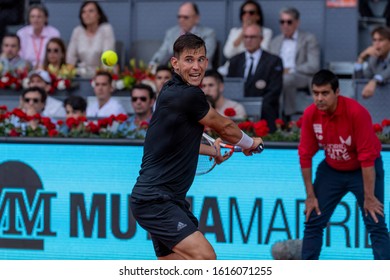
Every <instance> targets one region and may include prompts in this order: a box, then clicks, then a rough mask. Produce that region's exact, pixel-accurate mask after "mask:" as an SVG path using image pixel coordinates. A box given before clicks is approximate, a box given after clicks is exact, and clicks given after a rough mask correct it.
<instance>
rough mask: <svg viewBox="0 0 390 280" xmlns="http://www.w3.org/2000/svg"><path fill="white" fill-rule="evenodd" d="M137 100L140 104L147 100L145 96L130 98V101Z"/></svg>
mask: <svg viewBox="0 0 390 280" xmlns="http://www.w3.org/2000/svg"><path fill="white" fill-rule="evenodd" d="M138 99H140V100H141V101H142V102H146V100H148V99H147V98H146V97H145V96H140V97H137V96H135V97H132V98H131V101H132V102H137V100H138Z"/></svg>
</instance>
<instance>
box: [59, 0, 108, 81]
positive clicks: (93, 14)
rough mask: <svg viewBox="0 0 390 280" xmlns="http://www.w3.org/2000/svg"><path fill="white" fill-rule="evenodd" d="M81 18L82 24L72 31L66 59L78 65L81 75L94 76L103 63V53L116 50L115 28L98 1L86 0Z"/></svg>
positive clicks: (82, 6) (82, 7) (81, 9)
mask: <svg viewBox="0 0 390 280" xmlns="http://www.w3.org/2000/svg"><path fill="white" fill-rule="evenodd" d="M79 18H80V23H81V25H79V26H77V27H76V28H75V29H74V30H73V32H72V36H71V38H70V42H69V45H68V51H67V56H66V61H67V62H68V63H69V64H72V65H73V66H77V68H78V72H79V75H80V76H82V77H93V76H94V74H95V72H96V68H98V67H100V66H101V65H102V64H101V60H100V56H101V54H102V53H103V52H104V51H106V50H115V36H114V30H113V28H112V26H111V24H109V23H108V19H107V16H106V15H105V14H104V12H103V10H102V8H101V7H100V5H99V3H98V2H96V1H84V2H83V4H82V5H81V8H80V12H79Z"/></svg>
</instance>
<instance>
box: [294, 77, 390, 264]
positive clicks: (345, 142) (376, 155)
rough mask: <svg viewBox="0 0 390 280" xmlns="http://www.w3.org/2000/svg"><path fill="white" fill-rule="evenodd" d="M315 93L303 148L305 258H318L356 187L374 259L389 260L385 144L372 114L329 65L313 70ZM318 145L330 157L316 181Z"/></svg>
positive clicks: (305, 120) (307, 115) (308, 111)
mask: <svg viewBox="0 0 390 280" xmlns="http://www.w3.org/2000/svg"><path fill="white" fill-rule="evenodd" d="M312 92H313V98H314V104H312V105H311V106H309V107H308V108H307V109H306V110H305V112H304V114H303V121H302V128H301V142H300V144H299V148H298V150H299V157H300V164H301V170H302V175H303V180H304V184H305V187H306V193H307V198H306V201H305V204H306V209H305V214H306V222H305V230H304V236H303V245H302V258H303V259H318V258H319V256H320V252H321V247H322V240H323V230H324V228H325V227H326V225H327V223H328V221H329V219H330V217H331V216H332V214H333V211H334V210H335V208H336V206H337V204H338V203H339V202H340V201H341V199H342V198H343V196H344V195H346V194H347V193H348V192H352V193H353V194H354V195H355V197H356V199H357V202H358V204H359V207H360V209H361V211H362V213H363V221H364V224H365V226H366V228H367V231H368V232H369V233H370V238H371V242H372V249H373V252H374V258H375V259H382V260H383V259H385V260H388V259H390V240H389V234H388V229H387V226H386V223H385V217H384V212H383V199H384V170H383V162H382V157H381V155H380V151H381V143H380V142H379V139H378V138H377V136H376V135H375V133H374V129H373V126H372V121H371V116H370V114H369V113H368V111H367V110H366V109H365V108H364V107H363V106H361V105H360V104H359V103H357V102H356V101H355V100H353V99H350V98H347V97H344V96H341V95H340V90H339V82H338V79H337V76H336V75H335V74H333V73H332V72H331V71H329V70H321V71H319V72H317V73H316V74H315V75H314V77H313V80H312ZM319 147H323V148H324V151H325V159H324V160H323V161H322V162H321V163H320V164H319V165H318V168H317V172H316V178H315V180H314V183H312V158H313V156H314V154H315V153H316V152H317V151H318V150H319Z"/></svg>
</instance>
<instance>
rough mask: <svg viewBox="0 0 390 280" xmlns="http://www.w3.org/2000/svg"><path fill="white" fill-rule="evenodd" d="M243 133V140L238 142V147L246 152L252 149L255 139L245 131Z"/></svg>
mask: <svg viewBox="0 0 390 280" xmlns="http://www.w3.org/2000/svg"><path fill="white" fill-rule="evenodd" d="M241 132H242V137H241V140H240V141H238V143H237V144H236V146H239V147H241V148H243V149H244V150H246V149H249V148H251V147H252V145H253V142H254V141H253V139H252V138H251V137H249V136H248V135H247V134H246V133H245V132H244V131H242V130H241Z"/></svg>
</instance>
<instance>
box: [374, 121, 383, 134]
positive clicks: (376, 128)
mask: <svg viewBox="0 0 390 280" xmlns="http://www.w3.org/2000/svg"><path fill="white" fill-rule="evenodd" d="M373 128H374V132H375V133H381V132H382V131H383V127H382V126H381V125H380V124H379V123H376V124H374V125H373Z"/></svg>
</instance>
